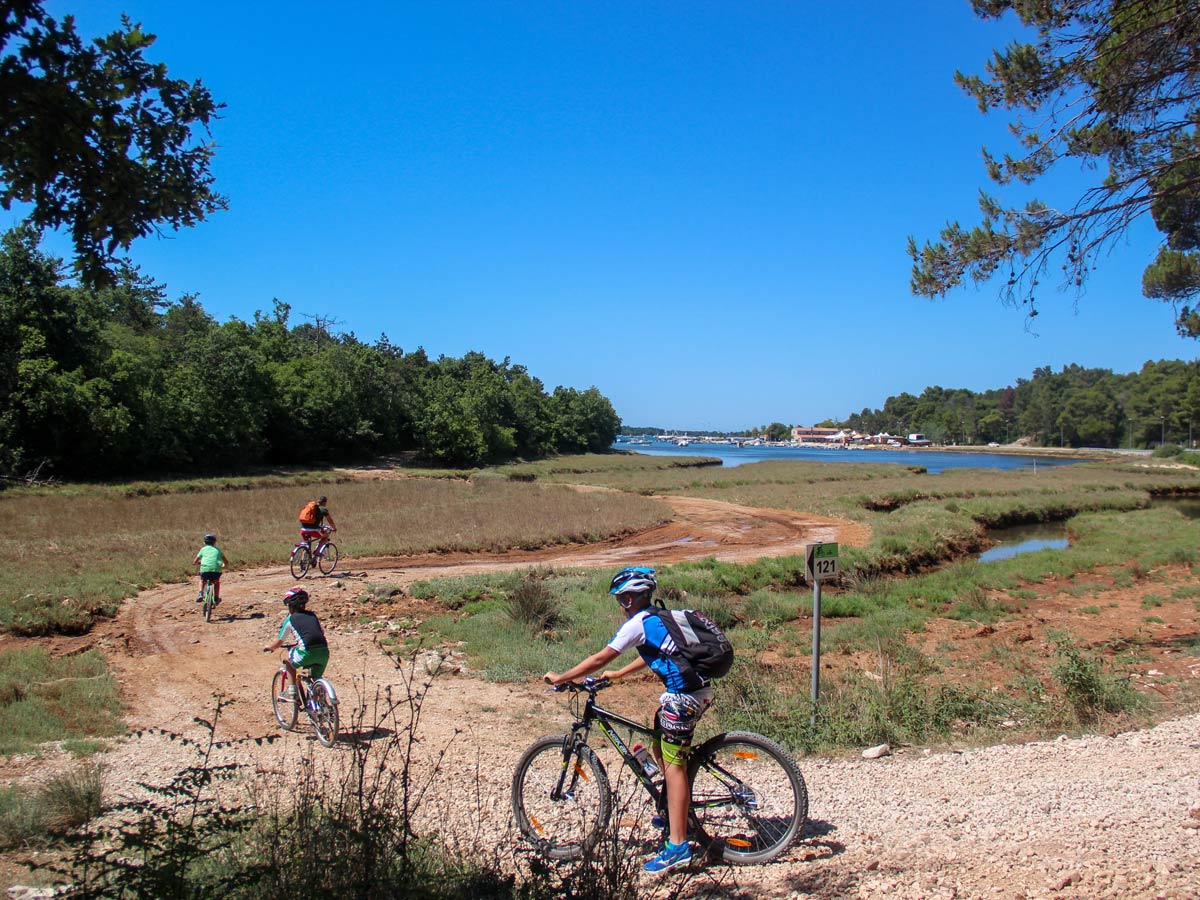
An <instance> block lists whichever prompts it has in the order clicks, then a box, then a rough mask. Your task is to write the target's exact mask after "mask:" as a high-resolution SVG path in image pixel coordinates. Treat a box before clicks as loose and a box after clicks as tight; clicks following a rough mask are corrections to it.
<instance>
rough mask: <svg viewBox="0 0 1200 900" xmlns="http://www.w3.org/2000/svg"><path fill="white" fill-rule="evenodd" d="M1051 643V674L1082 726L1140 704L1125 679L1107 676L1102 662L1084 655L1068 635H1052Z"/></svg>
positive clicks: (1138, 698) (1129, 709)
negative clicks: (1054, 658) (1100, 717)
mask: <svg viewBox="0 0 1200 900" xmlns="http://www.w3.org/2000/svg"><path fill="white" fill-rule="evenodd" d="M1050 640H1051V642H1052V643H1053V644H1054V653H1055V657H1056V662H1055V664H1054V666H1053V667H1052V669H1051V672H1052V674H1053V676H1054V678H1055V679H1056V680H1057V681H1058V683H1059V685H1060V686H1061V687H1062V689H1063V692H1064V695H1065V697H1066V701H1067V704H1068V705H1069V707H1070V709H1071V711H1072V712H1073V713H1074V715H1075V717H1076V718H1077V719H1078V720H1079V721H1080V722H1081V723H1089V722H1094V721H1095V720H1096V719H1097V718H1099V716H1100V715H1101V714H1103V713H1120V712H1127V711H1131V710H1134V709H1136V708H1137V707H1138V706H1140V705H1141V703H1142V698H1141V697H1140V696H1139V695H1138V694H1137V692H1135V691H1134V690H1133V689H1132V688H1131V687H1130V686H1129V682H1128V679H1126V678H1121V677H1120V676H1118V675H1113V674H1108V673H1106V672H1105V671H1104V665H1103V662H1102V661H1101V660H1099V659H1098V658H1096V657H1093V656H1087V655H1085V654H1084V653H1083V652H1082V651H1081V650H1080V649H1079V647H1078V646H1076V644H1075V642H1074V641H1073V640H1072V639H1071V637H1070V635H1068V634H1064V633H1062V632H1054V633H1052V634H1051V635H1050Z"/></svg>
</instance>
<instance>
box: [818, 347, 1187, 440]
mask: <svg viewBox="0 0 1200 900" xmlns="http://www.w3.org/2000/svg"><path fill="white" fill-rule="evenodd" d="M1198 420H1200V363H1197V362H1190V363H1189V362H1183V361H1180V360H1160V361H1158V362H1147V363H1145V364H1144V365H1143V366H1142V368H1141V370H1140V371H1138V372H1131V373H1129V374H1126V375H1118V374H1115V373H1114V372H1113V371H1112V370H1111V369H1085V368H1083V367H1082V366H1079V365H1075V364H1072V365H1069V366H1064V367H1063V369H1062V371H1061V372H1054V371H1052V370H1051V368H1050V367H1049V366H1045V367H1043V368H1038V369H1034V371H1033V376H1032V377H1031V378H1029V379H1025V378H1018V379H1017V383H1016V385H1015V386H1013V385H1009V386H1007V387H1004V388H999V389H996V390H988V391H983V392H982V393H976V392H974V391H970V390H967V389H966V388H949V389H948V388H942V387H928V388H926V389H925V390H924V391H923V392H922V393H921V394H920V396H915V397H914V396H913V395H912V394H908V393H903V394H899V395H897V396H894V397H888V398H887V401H886V402H885V403H884V404H883V408H882V409H863V411H862V412H861V413H855V414H853V415H851V416H850V417H849V418H848V419H846V421H845V422H843V423H840V424H842V425H843V426H844V427H848V428H854V429H857V430H858V431H863V432H870V433H872V434H878V433H879V432H881V431H887V432H889V433H892V434H908V433H910V432H914V431H917V432H921V433H923V434H925V435H926V436H927V437H929V438H930V439H931V440H933V441H937V442H941V443H965V444H985V443H989V442H991V441H996V442H998V443H1007V442H1009V441H1012V440H1015V439H1017V438H1018V437H1028V438H1029V439H1031V440H1032V441H1033V442H1034V443H1035V444H1038V445H1040V446H1043V447H1049V446H1054V447H1057V446H1060V445H1061V446H1066V447H1113V448H1116V447H1128V448H1141V449H1145V448H1148V447H1155V446H1158V445H1159V444H1170V443H1178V444H1186V445H1187V446H1189V447H1190V446H1193V443H1192V441H1193V433H1194V430H1195V427H1196V425H1197V422H1198ZM1195 437H1197V438H1200V434H1197V435H1195Z"/></svg>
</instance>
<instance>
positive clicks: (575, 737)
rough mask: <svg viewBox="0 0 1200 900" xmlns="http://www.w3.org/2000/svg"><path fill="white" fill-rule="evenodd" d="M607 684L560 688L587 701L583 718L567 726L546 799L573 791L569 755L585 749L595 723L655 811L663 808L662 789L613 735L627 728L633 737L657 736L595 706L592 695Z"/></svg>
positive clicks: (574, 771)
mask: <svg viewBox="0 0 1200 900" xmlns="http://www.w3.org/2000/svg"><path fill="white" fill-rule="evenodd" d="M608 683H609V682H607V681H596V682H593V683H592V684H582V685H576V684H574V683H571V682H568V683H567V684H564V685H563V686H562V687H563V688H565V689H567V690H570V691H572V692H579V691H586V692H587V695H588V698H587V701H586V702H585V703H584V706H583V715H582V716H581V717H580V718H579V720H578V721H576V722H575V724H574V725H572V726H571V739H570V740H569V741H567V742H565V743H564V745H563V768H562V773H561V775H560V776H559V779H558V784H557V785H555V788H554V790H553V791H552V792H551V794H550V796H551V798H552V799H554V800H561V799H563V797H564V796H565V795H566V794H570V793H571V791H573V790H574V788H575V781H576V779H577V778H578V777H579V768H578V767H577V766H575V767H572V766H571V765H570V761H571V755H572V754H573V753H574V752H575V750H576V748H578V747H580V746H586V745H587V741H588V734H589V733H590V732H591V729H592V724H593V723H595V724H596V725H597V726H598V727H599V728H600V733H601V734H603V735H604V736H605V737H606V738H608V742H609V743H610V744H612V746H613V749H615V750H616V751H617V753H618V754H619V755H620V757H621V758H622V759H623V760H624V761H625V765H627V766H628V767H629V769H630V771H632V772H633V774H634V776H636V778H637V780H638V781H639V782H640V783H641V785H642V787H644V788H645V789H646V792H647V793H648V794H649V795H650V797H651V799H653V800H654V805H655V807H656V808H657V809H663V808H664V806H665V798H664V793H663V789H662V787H660V786H659V785H657V784H655V783H654V779H652V778H651V777H650V776H649V775H647V774H646V772H645V770H644V769H643V768H642V764H641V763H640V762H638V760H637V757H635V756H634V755H633V751H632V750H630V749H629V747H628V746H627V745H626V744H625V741H623V740H622V739H621V735H620V734H618V733H617V728H618V727H619V728H628V729H629V730H630V731H631V732H634V733H636V734H644V735H646V736H647V737H649V738H654V739H657V735H656V733H655V731H654V729H653V728H652V727H648V726H646V725H643V724H642V723H641V722H637V721H634V720H633V719H630V718H627V717H626V716H622V715H621V714H619V713H615V712H612V711H611V710H607V709H605V708H604V707H602V706H600V705H599V704H597V703H596V692H597V691H598V690H599V689H600V688H602V687H605V686H607V685H608ZM568 771H570V772H571V784H570V786H569V789H567V790H564V787H565V786H566V780H567V772H568Z"/></svg>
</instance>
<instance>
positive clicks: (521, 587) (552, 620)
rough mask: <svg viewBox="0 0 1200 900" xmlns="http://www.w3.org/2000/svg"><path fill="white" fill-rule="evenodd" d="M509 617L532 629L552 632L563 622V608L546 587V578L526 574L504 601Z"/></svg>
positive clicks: (539, 575)
mask: <svg viewBox="0 0 1200 900" xmlns="http://www.w3.org/2000/svg"><path fill="white" fill-rule="evenodd" d="M504 606H505V610H506V611H507V612H508V617H509V618H510V619H512V620H513V621H514V622H520V623H522V624H524V625H528V626H530V627H532V628H533V629H534V630H535V631H542V632H544V631H550V630H551V629H552V628H554V627H556V626H557V625H559V624H560V623H561V622H562V621H563V613H562V606H561V605H560V604H559V602H558V600H557V599H556V598H555V596H554V594H553V593H551V591H550V589H549V588H548V587H547V586H546V576H545V575H544V574H540V573H538V572H536V571H530V572H527V573H526V574H525V576H524V577H523V578H522V579H521V582H520V583H519V584H518V585H517V586H516V587H515V588H513V589H512V590H511V591H509V593H508V597H507V598H506V599H505V601H504Z"/></svg>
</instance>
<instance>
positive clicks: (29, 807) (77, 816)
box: [0, 763, 103, 850]
mask: <svg viewBox="0 0 1200 900" xmlns="http://www.w3.org/2000/svg"><path fill="white" fill-rule="evenodd" d="M102 782H103V770H102V769H101V767H100V766H98V765H93V764H91V763H84V764H83V765H82V766H79V767H78V768H76V769H72V770H71V771H68V772H65V773H63V774H61V775H55V776H53V777H52V778H50V779H49V780H48V781H47V782H46V783H45V784H43V785H41V786H40V787H36V788H27V787H23V786H19V785H11V786H9V787H0V850H7V849H9V848H12V847H28V846H31V845H45V844H48V843H50V842H51V841H52V840H54V838H55V837H61V836H62V835H64V834H66V833H67V832H69V831H71V830H72V829H74V828H78V827H79V826H80V825H83V824H85V823H87V822H90V821H91V820H92V819H94V818H95V817H96V816H98V815H100V813H101V811H102V804H101V788H102Z"/></svg>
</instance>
